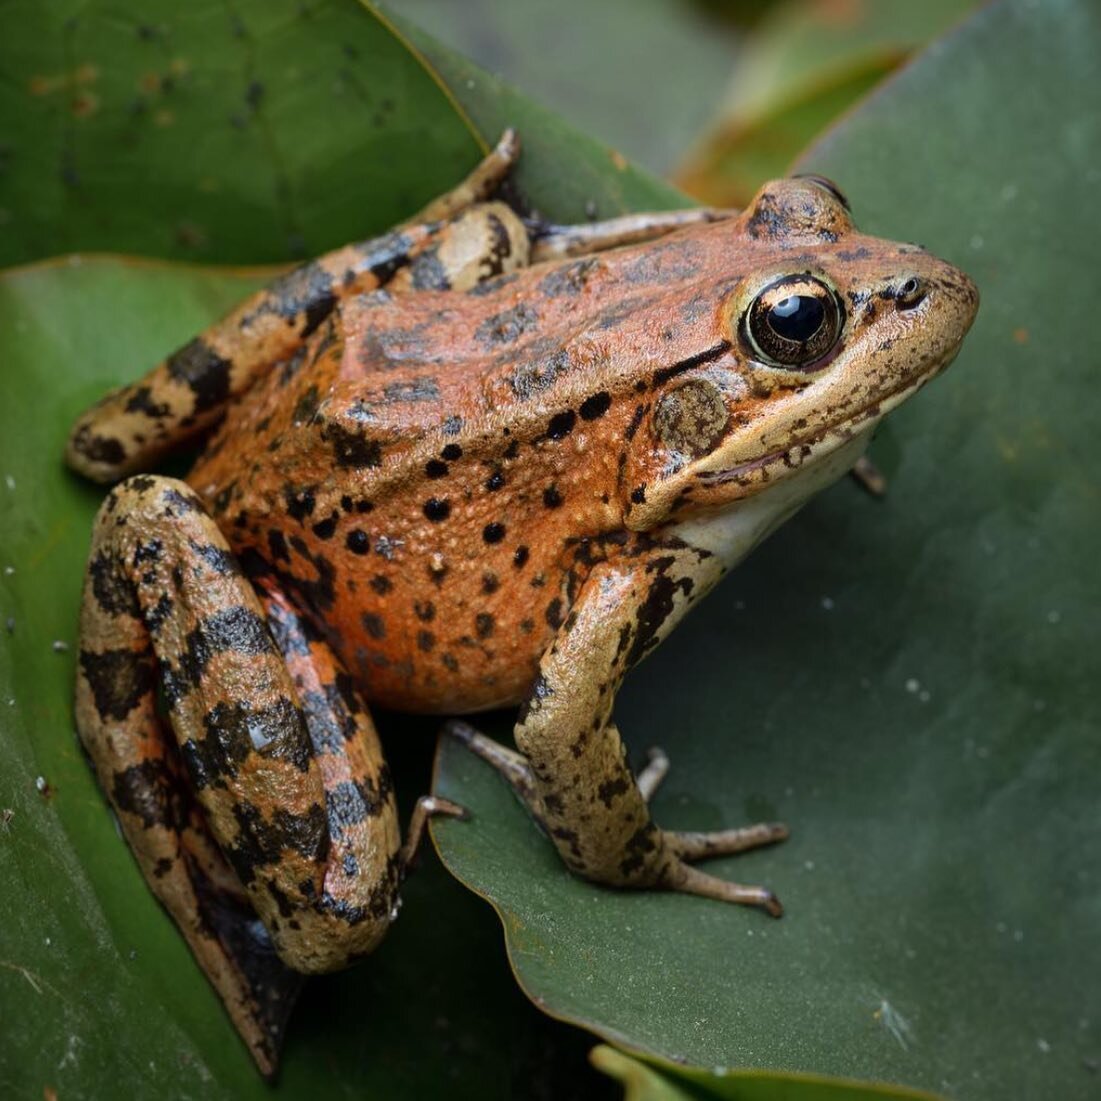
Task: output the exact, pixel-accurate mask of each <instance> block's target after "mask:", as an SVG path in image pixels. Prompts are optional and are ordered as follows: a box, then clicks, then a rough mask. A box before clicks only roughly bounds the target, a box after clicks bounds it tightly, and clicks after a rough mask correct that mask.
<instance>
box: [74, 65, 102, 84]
mask: <svg viewBox="0 0 1101 1101" xmlns="http://www.w3.org/2000/svg"><path fill="white" fill-rule="evenodd" d="M97 80H99V66H97V65H93V64H92V63H91V62H87V61H86V62H85V63H84V64H83V65H78V66H77V67H76V68H75V69H74V70H73V81H74V83H76V84H93V83H94V82H95V81H97Z"/></svg>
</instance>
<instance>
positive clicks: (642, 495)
mask: <svg viewBox="0 0 1101 1101" xmlns="http://www.w3.org/2000/svg"><path fill="white" fill-rule="evenodd" d="M631 500H632V501H633V502H634V503H635V504H636V505H642V504H645V503H646V487H645V486H644V485H642V486H635V488H634V489H632V490H631Z"/></svg>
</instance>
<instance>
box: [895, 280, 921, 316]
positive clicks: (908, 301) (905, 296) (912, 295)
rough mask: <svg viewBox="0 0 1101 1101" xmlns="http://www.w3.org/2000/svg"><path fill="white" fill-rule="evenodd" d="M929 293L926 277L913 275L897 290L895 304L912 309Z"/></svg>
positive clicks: (902, 308) (904, 308)
mask: <svg viewBox="0 0 1101 1101" xmlns="http://www.w3.org/2000/svg"><path fill="white" fill-rule="evenodd" d="M928 293H929V286H928V284H927V283H926V282H925V280H924V279H919V278H918V277H917V276H916V275H911V276H910V278H909V279H907V280H906V282H904V283H902V284H901V285H900V286H899V287H898V288H897V289H896V290H895V305H896V306H897V307H898V308H899V309H900V310H912V309H913V308H914V307H915V306H916V305H917V304H918V303H919V302H920V301H922V299H924V298H925V296H926V295H927V294H928Z"/></svg>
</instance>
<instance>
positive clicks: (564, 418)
mask: <svg viewBox="0 0 1101 1101" xmlns="http://www.w3.org/2000/svg"><path fill="white" fill-rule="evenodd" d="M576 423H577V414H576V413H574V411H573V410H572V409H567V410H566V411H565V412H563V413H555V415H554V416H553V417H551V419H550V423H549V424H548V425H547V437H548V438H549V439H552V440H561V439H565V437H566V436H568V435H569V434H570V433H571V432H572V431H573V426H574V425H575V424H576Z"/></svg>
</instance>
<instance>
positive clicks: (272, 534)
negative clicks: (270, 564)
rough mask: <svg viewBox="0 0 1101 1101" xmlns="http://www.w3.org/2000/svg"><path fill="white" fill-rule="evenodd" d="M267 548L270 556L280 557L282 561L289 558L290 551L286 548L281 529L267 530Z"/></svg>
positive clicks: (286, 560)
mask: <svg viewBox="0 0 1101 1101" xmlns="http://www.w3.org/2000/svg"><path fill="white" fill-rule="evenodd" d="M268 550H269V551H270V552H271V556H272V558H275V559H281V560H282V561H284V562H289V561H290V560H291V553H290V551H289V550H287V540H286V537H285V536H284V535H283V533H282V532H281V531H274V530H272V531H269V532H268Z"/></svg>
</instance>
